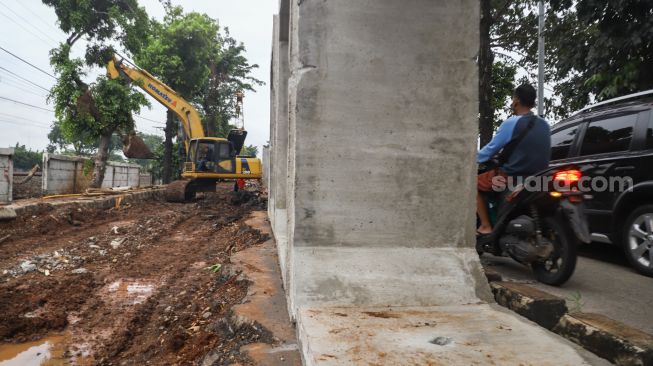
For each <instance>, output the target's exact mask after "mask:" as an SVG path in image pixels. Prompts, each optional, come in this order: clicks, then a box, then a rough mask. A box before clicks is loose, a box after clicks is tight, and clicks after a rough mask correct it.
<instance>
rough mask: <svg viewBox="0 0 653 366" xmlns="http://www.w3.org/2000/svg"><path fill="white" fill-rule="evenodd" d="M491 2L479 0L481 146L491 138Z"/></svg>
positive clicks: (492, 60) (492, 129) (479, 128)
mask: <svg viewBox="0 0 653 366" xmlns="http://www.w3.org/2000/svg"><path fill="white" fill-rule="evenodd" d="M491 26H492V4H491V1H490V0H481V24H480V37H481V38H480V49H479V53H478V113H479V121H478V131H479V137H480V143H481V147H483V146H485V145H486V144H487V143H488V142H490V140H491V139H492V133H493V132H494V127H493V122H494V109H493V107H492V99H493V96H492V63H493V62H494V54H493V53H492V47H491V44H490V27H491Z"/></svg>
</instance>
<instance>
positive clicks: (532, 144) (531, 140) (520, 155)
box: [477, 113, 551, 175]
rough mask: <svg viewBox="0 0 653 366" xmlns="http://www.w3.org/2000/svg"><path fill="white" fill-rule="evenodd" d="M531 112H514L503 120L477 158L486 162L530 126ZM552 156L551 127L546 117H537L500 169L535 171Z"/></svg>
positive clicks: (511, 171)
mask: <svg viewBox="0 0 653 366" xmlns="http://www.w3.org/2000/svg"><path fill="white" fill-rule="evenodd" d="M532 115H533V113H528V114H525V115H523V116H512V117H510V118H508V119H507V120H505V121H503V123H502V124H501V126H499V129H498V130H497V134H496V135H495V136H494V138H492V141H490V142H489V143H488V144H487V145H485V146H484V147H483V148H482V149H481V151H479V152H478V159H477V161H478V162H479V163H485V162H487V161H488V160H490V159H491V158H492V157H493V156H495V155H496V154H497V153H499V151H501V149H503V148H504V147H505V146H506V145H507V144H508V142H510V141H511V140H512V139H513V138H516V137H517V136H519V134H520V133H521V131H523V130H524V129H525V128H526V127H527V125H528V120H529V119H530V118H529V116H532ZM550 157H551V129H550V127H549V123H548V122H547V121H545V120H544V119H543V118H540V117H537V118H536V119H535V124H534V125H533V127H532V128H531V130H530V131H528V133H526V136H524V138H523V139H522V140H521V142H520V143H519V144H518V145H517V147H516V148H515V149H514V150H513V152H512V155H511V156H510V157H509V158H508V161H506V163H505V164H503V166H502V167H501V169H502V170H503V171H504V172H506V173H507V174H508V175H532V174H535V173H537V172H539V171H541V170H544V169H546V168H547V167H548V166H549V159H550Z"/></svg>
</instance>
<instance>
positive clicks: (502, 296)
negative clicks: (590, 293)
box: [490, 282, 567, 330]
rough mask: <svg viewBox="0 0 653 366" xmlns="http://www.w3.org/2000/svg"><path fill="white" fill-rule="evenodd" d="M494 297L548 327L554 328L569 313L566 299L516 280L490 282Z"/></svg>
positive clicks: (522, 314)
mask: <svg viewBox="0 0 653 366" xmlns="http://www.w3.org/2000/svg"><path fill="white" fill-rule="evenodd" d="M490 287H491V288H492V292H493V293H494V298H495V300H496V301H497V303H499V305H502V306H504V307H507V308H508V309H510V310H512V311H514V312H516V313H517V314H519V315H521V316H523V317H525V318H527V319H529V320H531V321H533V322H535V323H537V324H539V325H540V326H542V327H544V328H546V329H549V330H551V329H553V327H555V326H556V324H558V322H559V321H560V318H562V317H563V316H564V315H565V314H566V313H567V304H566V302H565V300H564V299H561V298H559V297H557V296H553V295H550V294H548V293H546V292H543V291H540V290H537V289H534V288H532V287H529V286H527V285H524V284H521V283H514V282H492V283H490Z"/></svg>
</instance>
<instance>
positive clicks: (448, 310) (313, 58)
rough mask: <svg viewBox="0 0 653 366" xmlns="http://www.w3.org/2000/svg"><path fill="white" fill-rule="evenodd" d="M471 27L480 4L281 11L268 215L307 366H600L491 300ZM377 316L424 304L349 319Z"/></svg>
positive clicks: (337, 1)
mask: <svg viewBox="0 0 653 366" xmlns="http://www.w3.org/2000/svg"><path fill="white" fill-rule="evenodd" d="M478 16H479V14H478V2H477V1H475V0H462V1H456V2H445V1H440V2H434V1H431V0H411V1H409V2H399V1H394V0H359V1H353V2H352V1H345V0H333V1H302V0H281V4H280V13H279V15H278V16H277V17H275V21H274V24H275V25H274V37H273V47H272V55H273V57H272V58H273V61H272V78H271V79H272V81H273V84H274V85H273V86H272V95H273V97H272V102H271V104H272V110H271V116H272V126H271V127H272V128H271V136H270V138H271V149H272V150H271V177H270V180H271V181H270V196H269V197H270V202H269V204H270V207H269V209H270V211H269V212H270V215H271V218H270V220H271V222H272V228H273V232H274V236H275V238H276V239H277V246H278V251H279V262H280V265H281V270H282V275H283V278H284V286H285V289H286V294H287V296H288V303H289V311H290V313H291V316H292V317H293V318H294V319H295V320H296V321H297V325H298V329H297V332H298V338H299V340H300V344H301V346H302V350H303V359H304V362H305V364H307V365H313V364H338V365H341V364H354V365H356V364H365V365H368V364H405V363H404V362H402V361H401V360H402V359H401V357H406V358H405V360H408V361H411V360H413V361H415V362H417V363H418V364H425V362H427V361H429V362H430V361H431V360H433V363H432V364H438V363H439V364H451V365H463V364H472V363H474V362H476V363H480V362H483V361H487V360H489V359H492V358H496V359H497V360H498V361H497V362H502V361H505V362H507V363H508V364H512V362H513V361H516V362H515V363H514V364H520V362H521V363H523V364H538V362H539V361H543V360H544V359H545V357H546V358H547V359H548V360H550V362H549V363H548V364H561V363H560V361H562V362H564V363H563V364H568V365H582V364H596V363H592V362H587V360H588V358H587V357H586V355H585V354H584V353H583V352H581V351H579V350H578V349H577V348H574V347H573V346H571V345H569V343H568V342H566V341H564V340H563V339H562V338H557V337H556V336H555V335H553V334H548V333H543V330H541V329H540V328H539V327H537V326H536V325H534V324H533V323H529V322H525V321H524V320H521V319H519V318H517V317H516V316H515V315H514V314H512V313H509V312H507V311H504V310H503V309H501V308H500V307H498V306H497V305H495V304H491V303H492V297H491V295H490V290H489V286H488V284H487V281H486V279H485V277H484V276H483V274H482V271H481V266H480V261H479V259H478V255H477V254H476V252H475V249H474V241H475V235H474V229H473V228H474V222H475V215H474V207H475V192H476V189H475V186H476V171H475V166H476V164H475V156H476V139H477V130H478V129H477V122H478V120H477V110H478V103H477V84H478V78H477V74H476V72H477V70H476V63H475V59H476V54H477V51H478ZM460 19H465V21H463V22H461V21H460ZM286 29H288V38H287V39H286V38H284V32H285V30H286ZM286 52H288V53H289V58H288V61H285V60H284V57H285V55H286ZM286 62H288V63H289V69H288V70H287V71H288V72H289V73H287V72H286V70H285V63H286ZM286 83H287V84H286ZM283 93H287V94H286V95H285V96H284V95H281V94H283ZM284 102H285V103H287V112H285V111H284V110H283V109H284V108H285V107H286V106H285V103H284ZM286 113H287V119H286V115H285V114H286ZM285 133H287V135H286V134H285ZM286 136H287V139H286ZM284 146H285V149H284ZM284 154H285V155H284ZM283 164H287V166H286V167H287V168H286V170H287V172H286V173H284V168H283V166H280V165H283ZM284 174H285V175H284ZM284 182H285V183H284ZM283 198H285V202H283ZM387 306H414V307H418V308H410V309H407V308H402V309H403V310H402V309H400V310H396V309H395V311H396V312H395V313H393V314H391V315H388V317H385V316H379V317H376V316H373V318H374V319H369V317H361V316H355V314H360V313H364V312H365V311H367V312H370V311H371V312H375V311H377V310H373V309H387ZM334 307H337V308H338V309H342V310H340V311H339V313H336V312H333V311H330V310H329V309H333V308H334ZM366 309H368V310H369V309H372V310H369V311H368V310H366ZM316 314H320V315H319V316H318V315H316ZM342 314H345V315H344V316H343V315H342ZM350 315H351V316H350ZM377 318H378V319H381V320H384V321H385V322H382V321H381V320H378V319H377ZM399 318H401V319H402V320H401V321H399V320H397V321H396V322H394V323H393V324H388V322H389V321H391V320H392V319H399ZM388 319H391V320H388ZM417 322H421V323H422V324H424V323H426V322H429V323H430V322H435V323H438V324H442V326H440V327H439V328H438V327H436V328H435V329H437V330H436V335H435V336H434V337H437V332H438V331H441V332H442V334H443V336H446V337H450V338H452V339H453V340H454V343H452V344H451V347H443V348H438V347H439V346H437V345H430V344H429V343H428V341H429V337H431V333H430V332H431V330H433V329H431V328H432V327H427V328H428V329H427V328H424V329H420V328H419V327H416V326H415V324H416V323H417ZM447 324H448V325H447ZM504 325H505V326H506V327H508V328H509V329H506V328H505V327H504ZM424 330H428V333H425V332H423V331H424ZM375 334H376V335H378V337H376V336H375ZM430 340H433V338H430ZM458 342H459V343H458ZM431 346H433V347H431ZM365 347H371V348H370V349H366V348H365ZM478 349H481V350H482V351H481V352H478ZM357 350H358V351H357ZM363 350H365V352H362V351H363ZM542 350H546V352H543V351H542ZM350 351H351V352H353V353H356V352H359V353H360V352H362V353H361V354H360V355H359V356H357V355H355V354H354V355H352V354H351V352H350ZM448 351H451V352H448ZM325 353H326V354H325ZM331 353H333V354H331ZM380 353H384V354H385V356H381V355H380ZM545 353H547V355H546V356H545ZM390 355H391V356H390ZM377 356H378V357H381V359H379V358H378V357H377ZM536 356H537V357H536ZM332 357H333V358H335V359H337V361H336V360H334V359H332ZM375 357H376V358H375ZM383 357H388V360H389V361H388V362H382V361H383ZM397 357H399V358H397ZM405 360H404V361H405ZM522 361H523V362H522ZM369 362H374V363H369ZM488 362H489V361H488ZM409 363H410V362H409ZM539 364H543V363H539ZM544 364H546V363H544Z"/></svg>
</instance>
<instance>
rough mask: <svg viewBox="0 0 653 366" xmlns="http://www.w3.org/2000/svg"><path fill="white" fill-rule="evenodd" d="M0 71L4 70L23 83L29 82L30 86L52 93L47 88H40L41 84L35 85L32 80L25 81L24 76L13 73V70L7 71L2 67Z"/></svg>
mask: <svg viewBox="0 0 653 366" xmlns="http://www.w3.org/2000/svg"><path fill="white" fill-rule="evenodd" d="M0 70H4V71H6V72H8V73H9V74H11V75H13V76H15V77H17V78H19V79H21V80H23V81H26V82H28V83H30V84H32V85H34V86H36V87H38V88H41V89H43V90H45V91H46V92H50V90H48V89H46V88H44V87H42V86H40V85H39V84H37V83H35V82H33V81H30V80H28V79H25V78H24V77H22V76H20V75H18V74H16V73H15V72H12V71H11V70H7V69H6V68H4V67H2V66H0Z"/></svg>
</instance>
